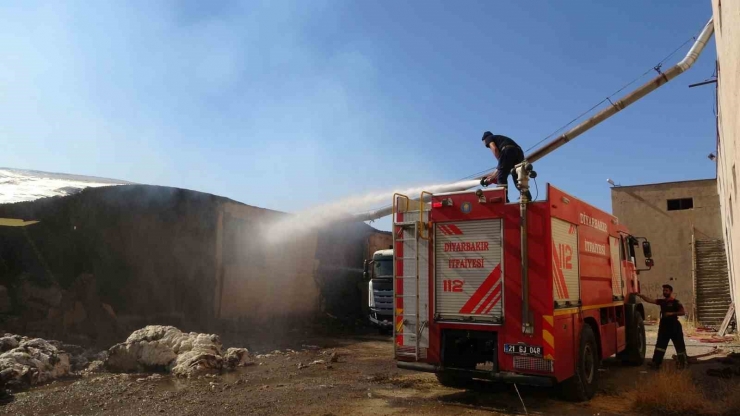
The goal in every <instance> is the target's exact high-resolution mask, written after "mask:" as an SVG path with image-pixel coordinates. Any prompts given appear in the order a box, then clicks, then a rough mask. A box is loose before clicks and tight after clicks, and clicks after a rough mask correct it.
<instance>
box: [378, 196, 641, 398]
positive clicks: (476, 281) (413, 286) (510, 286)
mask: <svg viewBox="0 0 740 416" xmlns="http://www.w3.org/2000/svg"><path fill="white" fill-rule="evenodd" d="M504 192H506V190H505V189H503V188H494V189H487V190H478V191H465V192H455V193H447V194H435V195H431V194H428V193H422V195H421V198H420V199H418V200H410V199H409V198H408V197H406V196H403V195H398V194H396V195H394V197H393V204H394V212H393V238H394V251H393V254H394V264H393V266H394V267H393V285H394V286H393V287H394V289H395V291H394V292H395V293H394V308H393V322H394V328H393V331H394V333H393V341H394V354H395V359H396V361H397V366H398V367H399V368H403V369H410V370H418V371H427V372H433V373H436V374H437V377H438V379H439V381H440V382H441V383H442V384H444V385H450V386H459V385H461V384H463V383H465V382H467V381H468V380H470V379H488V380H493V381H500V382H512V383H518V384H529V385H539V386H556V385H557V386H559V387H560V388H561V390H562V392H563V393H564V394H565V395H566V396H567V397H570V398H572V399H575V400H588V399H590V398H591V397H592V396H593V394H594V392H595V389H596V383H597V379H598V375H599V373H598V368H599V363H600V361H601V360H602V359H604V358H607V357H610V356H613V355H617V356H618V357H620V358H621V359H622V360H623V361H624V362H625V363H627V364H632V365H639V364H642V363H643V360H644V357H645V349H646V347H645V328H644V325H643V319H644V316H645V313H644V309H643V306H642V304H640V303H638V302H637V301H636V296H635V294H636V293H639V281H638V273H639V272H640V271H641V270H649V268H650V267H652V265H653V260H652V259H651V250H650V243H649V242H647V241H646V240H645V239H643V238H638V237H634V236H632V235H630V234H629V232H628V231H627V229H626V228H625V227H624V226H622V225H620V224H619V222H618V220H617V218H616V217H614V216H612V215H610V214H608V213H606V212H604V211H601V210H599V209H597V208H595V207H593V206H591V205H589V204H587V203H585V202H583V201H581V200H579V199H577V198H575V197H573V196H571V195H568V194H566V193H565V192H563V191H561V190H559V189H557V188H555V187H554V186H552V185H548V186H547V196H546V198H545V199H544V200H540V201H534V202H526V203H525V204H521V203H517V202H515V203H506V197H505V194H504ZM416 197H417V196H414V198H416ZM639 245H642V247H643V253H644V257H645V259H646V260H645V263H646V266H647V267H646V268H643V269H638V267H637V266H636V258H637V256H636V252H635V248H636V247H637V246H639Z"/></svg>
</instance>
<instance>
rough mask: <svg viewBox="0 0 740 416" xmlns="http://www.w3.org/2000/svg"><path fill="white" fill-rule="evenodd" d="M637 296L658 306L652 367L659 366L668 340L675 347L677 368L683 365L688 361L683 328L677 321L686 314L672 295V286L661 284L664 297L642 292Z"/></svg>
mask: <svg viewBox="0 0 740 416" xmlns="http://www.w3.org/2000/svg"><path fill="white" fill-rule="evenodd" d="M638 296H640V297H641V298H642V300H644V301H645V302H647V303H652V304H654V305H658V306H660V326H659V327H658V342H657V343H656V344H655V352H654V353H653V362H652V367H654V368H660V365H661V364H662V363H663V356H665V349H666V348H667V347H668V341H673V346H674V347H675V348H676V354H677V355H678V368H683V367H685V366H686V364H687V362H688V356H687V355H686V344H685V343H684V341H683V328H682V327H681V322H679V321H678V317H679V316H684V315H686V311H684V309H683V305H682V304H681V302H679V301H678V299H676V298H674V297H673V287H672V286H671V285H663V298H664V299H650V298H648V297H647V296H645V295H643V294H639V295H638Z"/></svg>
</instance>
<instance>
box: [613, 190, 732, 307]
mask: <svg viewBox="0 0 740 416" xmlns="http://www.w3.org/2000/svg"><path fill="white" fill-rule="evenodd" d="M685 198H691V199H692V201H693V208H691V209H681V210H670V211H669V210H668V200H676V199H685ZM612 211H613V213H614V215H615V216H616V217H617V218H619V221H620V222H621V223H622V224H624V225H626V226H627V227H628V229H629V230H630V233H632V234H633V235H635V236H637V237H646V238H647V239H648V240H649V241H650V243H651V245H652V251H653V258H654V259H655V267H653V269H652V270H650V271H647V272H642V273H641V274H640V276H639V280H640V282H641V290H642V292H643V293H645V294H647V295H648V296H652V297H656V298H657V297H659V296H660V294H661V291H662V288H661V286H662V285H663V284H665V283H668V284H671V285H672V286H673V288H674V290H675V293H676V297H677V298H678V299H679V300H680V301H681V302H683V303H684V304H685V306H686V310H687V311H691V310H692V309H693V298H694V285H693V279H692V272H693V257H692V250H693V247H692V236H694V237H695V238H696V239H702V240H703V239H722V223H721V217H720V207H719V198H718V195H717V185H716V181H715V180H714V179H709V180H698V181H687V182H673V183H662V184H652V185H640V186H619V187H614V188H612ZM642 264H644V261H643V259H642V258H640V259H638V266H640V265H642ZM671 278H672V279H673V280H671ZM657 311H658V309H657V308H656V307H653V306H650V307H649V308H648V313H649V314H651V315H652V316H657Z"/></svg>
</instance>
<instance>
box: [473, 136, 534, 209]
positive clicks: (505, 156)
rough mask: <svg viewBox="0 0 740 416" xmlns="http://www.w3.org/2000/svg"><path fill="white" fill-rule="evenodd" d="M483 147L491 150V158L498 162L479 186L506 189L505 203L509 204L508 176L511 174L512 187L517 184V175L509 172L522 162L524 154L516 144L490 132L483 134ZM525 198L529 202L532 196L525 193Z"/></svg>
mask: <svg viewBox="0 0 740 416" xmlns="http://www.w3.org/2000/svg"><path fill="white" fill-rule="evenodd" d="M481 140H483V145H484V146H486V147H487V148H489V149H491V151H492V152H493V156H495V157H496V159H497V160H498V166H496V169H495V170H494V171H493V173H491V174H490V175H488V176H487V177H484V178H482V179H481V181H480V184H481V186H488V185H491V184H497V185H498V186H502V187H504V188H505V189H506V202H509V188H508V184H509V174H511V177H512V179H513V180H514V185H515V186H516V183H517V179H518V177H517V174H516V172H512V171H511V170H512V169H513V168H514V166H516V165H517V164H519V163H522V161H523V160H524V152H523V151H522V148H521V147H519V145H518V144H516V142H515V141H514V140H512V139H510V138H508V137H506V136H502V135H499V134H492V133H491V132H490V131H487V132H485V133H483V139H481ZM527 198H528V199H529V200H530V201H531V200H532V194H530V193H529V191H527Z"/></svg>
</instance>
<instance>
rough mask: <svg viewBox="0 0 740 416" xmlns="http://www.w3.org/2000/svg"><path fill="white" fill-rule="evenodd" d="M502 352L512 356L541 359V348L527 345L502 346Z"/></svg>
mask: <svg viewBox="0 0 740 416" xmlns="http://www.w3.org/2000/svg"><path fill="white" fill-rule="evenodd" d="M504 352H505V353H506V354H513V355H531V356H534V357H542V347H538V346H535V345H527V344H504Z"/></svg>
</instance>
